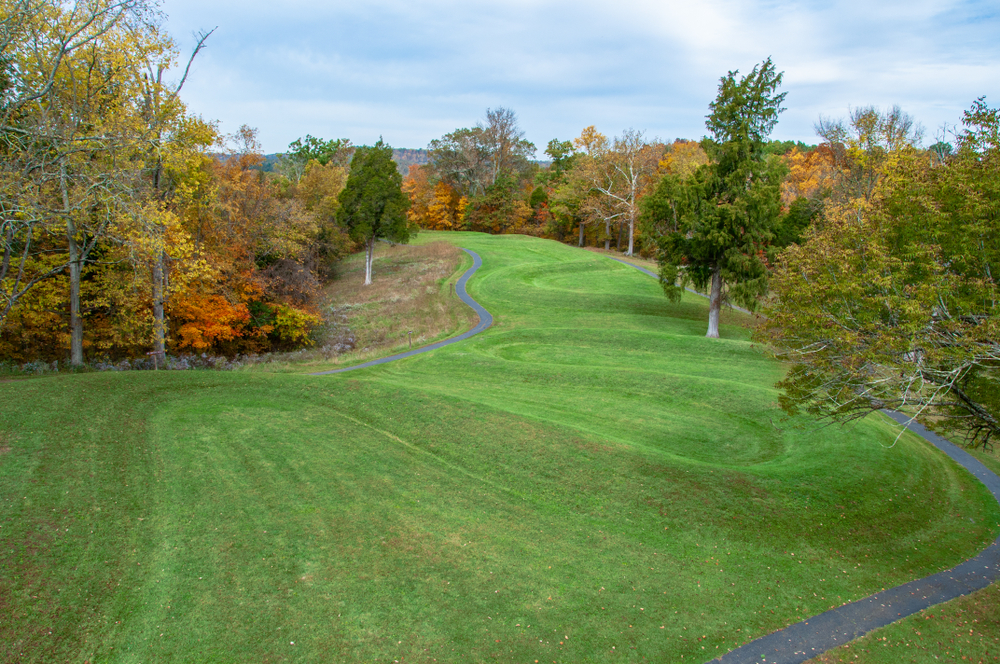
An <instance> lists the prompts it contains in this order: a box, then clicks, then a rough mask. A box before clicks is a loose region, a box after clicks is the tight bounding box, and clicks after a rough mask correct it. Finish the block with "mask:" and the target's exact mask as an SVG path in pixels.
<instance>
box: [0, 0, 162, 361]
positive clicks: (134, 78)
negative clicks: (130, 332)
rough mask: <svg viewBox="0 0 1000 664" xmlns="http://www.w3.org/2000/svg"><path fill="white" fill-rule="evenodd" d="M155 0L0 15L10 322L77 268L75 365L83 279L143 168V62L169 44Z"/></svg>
mask: <svg viewBox="0 0 1000 664" xmlns="http://www.w3.org/2000/svg"><path fill="white" fill-rule="evenodd" d="M151 18H152V8H151V6H150V5H149V4H148V3H147V2H145V1H143V0H122V1H114V0H100V1H95V2H89V3H83V2H78V3H75V4H67V3H62V2H55V1H54V0H37V1H29V0H22V1H18V2H12V3H8V5H7V6H5V7H4V10H3V17H2V19H0V53H3V65H4V69H5V78H6V79H7V80H6V81H5V83H6V88H7V89H6V91H5V95H4V101H3V104H2V105H0V141H2V144H0V151H2V153H3V159H2V160H0V164H2V165H0V215H2V217H0V231H2V232H0V243H2V244H0V247H2V253H3V257H2V261H0V329H2V327H3V324H4V322H5V320H6V318H7V316H8V314H9V313H10V311H11V309H12V308H13V307H14V306H15V305H16V304H17V302H18V301H19V299H20V298H22V297H23V296H25V294H26V293H28V292H29V291H30V290H31V289H32V288H34V287H35V286H37V285H38V284H40V283H41V282H43V281H45V280H48V279H52V278H55V277H56V276H57V275H60V274H62V273H63V272H69V286H70V291H71V293H70V297H69V300H70V302H69V310H70V311H69V313H70V330H71V339H72V343H71V345H72V353H71V361H72V362H73V363H77V364H78V363H80V362H82V361H83V357H82V318H81V313H80V279H81V274H82V270H83V266H84V265H85V264H86V263H87V262H88V260H89V259H90V256H91V254H92V252H93V250H94V248H95V246H96V244H97V242H98V241H99V240H100V239H101V238H102V237H103V236H104V234H105V233H106V232H107V231H108V230H109V228H110V227H111V226H112V224H113V221H114V219H115V217H116V216H117V215H118V212H119V208H120V207H121V205H122V202H123V200H124V196H125V195H126V194H125V192H127V190H128V188H129V186H130V183H131V181H132V179H133V178H134V176H135V174H136V173H137V171H138V165H137V163H136V161H135V159H134V156H135V144H136V142H137V141H138V140H139V139H140V138H141V134H142V132H143V127H141V125H139V124H137V119H138V118H137V115H138V113H137V111H136V105H137V103H138V102H139V100H140V99H141V95H140V94H139V92H140V87H139V75H140V74H141V72H139V71H138V68H137V67H135V66H134V62H135V59H136V58H139V59H141V58H142V57H143V55H142V54H143V51H144V50H159V49H162V48H163V47H164V46H163V39H162V38H161V37H160V36H159V35H158V34H157V33H156V26H155V25H154V24H153V23H152V21H151Z"/></svg>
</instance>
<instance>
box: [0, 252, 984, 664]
mask: <svg viewBox="0 0 1000 664" xmlns="http://www.w3.org/2000/svg"><path fill="white" fill-rule="evenodd" d="M428 235H431V234H428ZM439 238H445V239H448V240H449V241H453V242H455V243H457V244H459V245H460V246H466V247H469V248H471V249H473V250H475V251H476V252H478V253H479V254H480V255H481V256H482V257H483V260H484V265H483V268H482V269H481V271H480V273H479V274H477V276H476V277H475V278H474V279H473V281H472V283H471V284H470V292H471V293H472V295H473V296H474V297H475V298H476V299H478V300H479V301H480V302H481V303H482V304H483V305H484V306H485V307H486V308H487V309H489V310H490V311H491V312H493V314H494V316H495V318H496V323H495V325H494V327H493V328H491V329H490V330H489V331H487V332H486V333H484V334H482V335H480V336H477V337H475V338H473V339H470V340H467V341H465V342H463V343H460V344H456V345H454V346H450V347H448V348H444V349H440V350H438V351H435V352H433V353H429V354H426V355H422V356H419V357H416V358H411V359H409V360H405V361H402V362H398V363H394V364H390V365H386V366H383V367H378V368H373V369H364V370H360V371H358V372H351V373H346V374H339V375H333V376H296V375H287V374H273V375H268V374H262V373H249V372H246V373H213V372H176V373H167V372H160V373H156V374H154V373H148V372H146V373H122V374H112V373H105V374H87V375H67V376H59V377H55V378H46V379H38V380H27V381H14V382H7V383H3V384H0V404H2V406H0V661H4V662H36V661H37V662H61V661H69V662H84V661H90V662H156V661H254V662H277V661H302V662H313V661H314V662H395V661H399V662H434V661H438V662H489V661H501V662H529V663H531V662H535V661H536V660H537V661H538V662H543V663H544V662H606V661H643V660H649V661H659V662H664V661H670V662H675V661H691V662H706V661H708V660H711V659H712V658H714V657H716V656H718V655H720V654H722V653H724V652H725V651H727V650H728V649H730V648H732V647H734V646H736V645H738V644H740V643H743V642H745V641H748V640H751V639H753V638H756V637H758V636H760V635H762V634H764V633H767V632H770V631H773V630H775V629H778V628H780V627H783V626H785V625H786V624H788V623H790V622H794V621H797V620H799V619H800V618H804V617H807V616H809V615H812V614H815V613H819V612H822V611H824V610H826V609H828V608H830V607H831V606H835V605H839V604H841V603H844V602H847V601H850V600H853V599H856V598H859V597H862V596H865V595H868V594H870V593H872V592H874V591H877V590H879V589H881V588H883V587H888V586H891V585H896V584H898V583H902V582H905V581H907V580H910V579H913V578H916V577H920V576H923V575H926V574H929V573H932V572H934V571H937V570H940V569H942V568H944V567H947V566H951V565H953V564H955V563H957V562H958V561H960V560H963V559H965V558H967V557H970V556H972V555H974V554H975V553H976V552H978V550H979V549H981V548H982V547H983V546H984V545H985V544H986V543H987V542H989V541H992V540H993V538H994V537H995V536H996V533H997V531H998V530H1000V526H998V523H1000V513H998V508H997V505H996V504H995V503H994V502H993V501H992V498H990V496H989V495H988V494H987V492H986V491H985V489H984V488H982V487H981V486H980V485H979V484H978V483H977V482H976V481H975V480H974V479H973V478H972V477H971V476H969V475H968V474H967V473H965V472H964V471H962V470H961V469H959V468H958V467H957V466H955V465H954V464H952V463H951V462H950V461H948V460H947V459H946V458H945V457H944V456H943V455H941V454H940V453H938V452H937V451H935V450H933V448H931V447H930V446H929V445H926V444H924V443H922V442H920V441H919V440H917V439H915V438H913V437H911V436H909V435H907V436H903V437H902V438H900V439H899V441H898V442H897V443H896V444H895V445H893V442H894V440H895V438H896V433H897V432H896V431H895V430H894V429H893V428H892V427H890V426H889V425H888V424H887V423H886V422H883V421H881V419H880V418H877V417H872V418H869V420H867V421H865V422H864V423H861V424H858V425H856V426H851V427H847V428H841V427H836V426H828V427H823V426H820V425H818V424H816V423H815V422H812V421H810V420H808V419H805V418H803V419H796V420H791V421H789V420H786V419H785V418H784V417H783V415H782V413H781V412H780V411H779V410H778V409H777V408H776V407H775V401H776V397H777V393H776V392H775V390H774V389H773V387H772V385H773V383H774V382H775V380H777V379H778V378H779V376H780V375H781V371H782V369H781V367H780V366H778V365H777V364H775V363H774V362H772V361H770V360H769V359H767V358H766V357H765V355H764V354H763V353H762V352H761V351H760V349H759V348H755V347H754V346H753V345H752V344H751V343H750V342H749V341H748V338H747V337H748V333H747V332H746V330H745V329H744V328H742V327H739V326H736V325H733V323H738V322H739V321H738V320H737V319H736V317H738V316H739V314H727V315H726V316H724V323H725V322H726V321H727V319H728V322H729V323H730V324H729V325H724V326H723V328H722V335H723V337H724V338H723V339H719V340H709V339H705V338H704V336H703V335H704V332H705V327H706V316H707V310H706V308H707V307H706V303H705V301H704V300H703V299H701V298H698V297H695V296H685V299H684V300H683V301H682V302H681V303H680V304H677V305H674V304H671V303H670V302H669V301H668V300H666V298H664V296H663V294H662V291H661V290H660V287H659V285H658V284H657V283H656V281H655V280H653V279H651V278H649V277H648V276H645V275H643V274H641V273H639V272H638V271H636V270H634V269H632V268H629V267H627V266H624V265H621V264H619V263H615V262H613V261H611V260H609V259H607V258H604V257H602V256H600V255H595V254H593V253H590V252H585V251H581V250H578V249H575V248H571V247H566V246H563V245H560V244H558V243H555V242H549V241H543V240H537V239H531V238H526V237H519V236H499V237H494V236H484V235H478V234H461V233H454V234H433V235H432V236H431V237H428V236H424V238H423V240H422V241H424V240H429V239H439Z"/></svg>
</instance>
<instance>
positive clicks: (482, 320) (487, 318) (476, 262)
mask: <svg viewBox="0 0 1000 664" xmlns="http://www.w3.org/2000/svg"><path fill="white" fill-rule="evenodd" d="M462 251H464V252H465V253H467V254H469V255H470V256H472V267H470V268H469V269H468V270H466V271H465V273H464V274H462V276H461V277H459V279H458V283H457V284H455V292H456V293H458V298H459V299H460V300H462V302H465V303H466V304H467V305H469V306H470V307H472V309H473V311H475V312H476V314H478V315H479V324H478V325H476V326H475V327H474V328H472V329H471V330H469V331H468V332H463V333H462V334H460V335H458V336H457V337H452V338H450V339H445V340H444V341H439V342H437V343H434V344H431V345H430V346H424V347H423V348H417V349H414V350H409V351H406V352H405V353H398V354H396V355H390V356H388V357H380V358H379V359H377V360H371V361H370V362H365V363H364V364H358V365H355V366H353V367H346V368H344V369H332V370H330V371H317V372H316V373H313V374H309V375H311V376H326V375H329V374H336V373H343V372H345V371H354V370H355V369H364V368H365V367H374V366H376V365H379V364H386V363H388V362H395V361H396V360H402V359H404V358H407V357H413V356H414V355H420V354H421V353H429V352H430V351H432V350H437V349H438V348H443V347H444V346H450V345H451V344H454V343H458V342H459V341H464V340H465V339H468V338H469V337H471V336H474V335H477V334H479V333H480V332H482V331H483V330H485V329H486V328H488V327H489V326H490V325H492V324H493V316H492V315H491V314H490V312H488V311H486V309H484V308H483V306H482V305H481V304H479V303H478V302H476V301H475V300H473V299H472V298H471V297H470V296H469V294H468V293H467V292H466V291H465V284H466V283H468V281H469V277H471V276H472V275H474V274H475V273H476V270H478V269H479V268H480V266H481V265H482V264H483V259H481V258H480V257H479V254H477V253H476V252H474V251H472V250H471V249H464V248H463V249H462Z"/></svg>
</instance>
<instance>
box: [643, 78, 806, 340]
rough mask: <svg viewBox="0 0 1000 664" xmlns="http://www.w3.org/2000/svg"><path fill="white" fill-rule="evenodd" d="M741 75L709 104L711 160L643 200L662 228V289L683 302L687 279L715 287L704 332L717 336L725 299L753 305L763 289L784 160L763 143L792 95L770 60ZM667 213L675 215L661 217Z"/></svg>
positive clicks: (650, 221) (650, 220)
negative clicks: (770, 154) (782, 88)
mask: <svg viewBox="0 0 1000 664" xmlns="http://www.w3.org/2000/svg"><path fill="white" fill-rule="evenodd" d="M738 73H739V72H738V71H731V72H729V74H728V75H726V76H725V77H723V78H722V79H721V82H720V84H719V94H718V96H717V97H716V99H715V101H714V102H712V103H711V104H710V106H709V108H710V110H711V113H710V114H709V115H708V119H707V121H706V123H705V124H706V126H707V127H708V130H709V132H710V133H711V135H712V137H711V138H708V139H705V140H704V141H703V142H702V147H703V148H704V149H705V152H707V153H708V156H709V158H710V159H711V162H710V163H708V164H705V165H703V166H700V167H698V168H697V170H696V171H695V172H694V174H693V175H691V176H689V177H688V178H686V179H684V180H682V181H680V182H677V181H676V180H668V179H667V178H664V180H663V181H661V183H660V185H659V186H658V187H657V189H656V190H655V191H654V192H653V193H652V194H651V195H650V196H647V197H646V199H644V200H645V201H648V203H647V205H646V207H645V211H644V219H645V223H646V224H647V226H648V227H650V228H652V229H654V230H655V229H657V228H658V227H659V230H660V231H661V234H659V235H658V237H657V245H658V253H657V259H658V261H659V263H660V282H661V284H662V285H663V289H664V291H665V293H666V294H667V296H668V297H670V298H671V299H674V300H677V299H679V298H680V297H681V293H682V292H683V287H684V286H685V285H686V284H688V283H693V284H694V285H695V286H696V287H698V288H701V289H705V288H710V289H711V292H710V299H709V302H710V305H709V318H708V333H707V335H706V336H708V337H713V338H715V337H718V336H719V313H720V310H721V307H722V301H723V297H724V296H731V297H733V298H734V299H736V300H737V301H738V302H740V303H741V304H743V305H744V306H747V307H749V308H753V307H755V306H756V298H757V297H758V296H760V295H761V294H763V293H764V292H765V290H766V285H767V272H768V271H767V265H768V250H769V247H768V245H769V243H770V241H771V240H772V238H773V231H774V227H775V224H776V223H777V220H778V216H779V214H780V212H781V197H780V183H781V172H782V165H781V164H780V162H778V161H777V160H776V159H769V158H768V155H767V153H766V150H765V147H766V145H767V137H768V135H769V134H770V132H771V130H772V129H773V128H774V126H775V124H777V122H778V115H779V114H780V113H781V112H782V110H783V109H782V107H781V104H782V102H783V101H784V98H785V94H786V93H780V94H778V93H777V92H776V91H777V88H778V86H779V85H780V84H781V76H782V75H781V74H780V73H778V72H776V71H775V69H774V64H773V63H772V62H771V59H770V58H768V59H767V60H765V61H764V62H763V63H762V64H760V65H757V66H755V67H754V68H753V71H751V72H750V73H749V74H747V75H746V76H744V77H743V78H741V79H740V78H737V74H738ZM665 210H669V211H671V212H670V213H669V214H670V216H671V218H668V219H664V218H663V217H662V216H661V215H662V214H664V211H665ZM673 215H676V220H674V218H672V217H673ZM670 229H672V230H670ZM663 230H666V232H662V231H663Z"/></svg>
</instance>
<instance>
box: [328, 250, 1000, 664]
mask: <svg viewBox="0 0 1000 664" xmlns="http://www.w3.org/2000/svg"><path fill="white" fill-rule="evenodd" d="M463 251H465V252H466V253H467V254H469V255H470V256H472V267H470V268H469V269H468V270H466V271H465V273H464V274H462V276H461V277H460V278H459V280H458V283H457V284H455V292H456V293H457V294H458V297H459V298H460V299H461V300H462V302H464V303H465V304H467V305H469V306H470V307H472V309H473V310H474V311H475V312H476V313H477V314H478V315H479V324H478V325H476V326H475V327H474V328H472V329H471V330H469V331H468V332H465V333H463V334H460V335H458V336H456V337H452V338H450V339H445V340H444V341H439V342H437V343H434V344H431V345H429V346H424V347H423V348H417V349H415V350H411V351H407V352H405V353H399V354H396V355H390V356H388V357H383V358H379V359H377V360H372V361H370V362H365V363H364V364H358V365H355V366H353V367H346V368H343V369H333V370H332V371H321V372H317V373H314V374H312V375H314V376H324V375H328V374H335V373H343V372H345V371H354V370H355V369H364V368H365V367H372V366H376V365H379V364H386V363H388V362H395V361H396V360H402V359H404V358H407V357H412V356H414V355H419V354H421V353H427V352H430V351H432V350H436V349H438V348H442V347H444V346H448V345H450V344H453V343H458V342H459V341H463V340H465V339H468V338H469V337H471V336H473V335H476V334H479V333H480V332H482V331H483V330H485V329H487V328H488V327H490V325H492V324H493V316H492V315H491V314H490V313H489V312H488V311H486V309H484V308H483V307H482V305H480V304H479V303H478V302H476V301H475V300H473V299H472V298H471V297H470V296H469V294H468V293H467V292H466V290H465V285H466V283H467V282H468V281H469V278H470V277H471V276H472V275H473V274H475V273H476V270H478V269H479V268H480V267H481V266H482V264H483V261H482V259H481V258H480V257H479V254H477V253H476V252H474V251H472V250H470V249H464V248H463ZM607 258H611V260H615V261H618V262H619V263H623V264H625V265H628V266H630V267H633V268H635V269H637V270H639V271H640V272H644V273H646V274H648V275H649V276H651V277H653V278H655V279H659V276H658V275H657V274H655V273H654V272H652V271H650V270H647V269H645V268H642V267H639V266H638V265H633V264H632V263H629V262H627V261H624V260H621V259H618V258H613V257H611V256H608V257H607ZM689 290H690V289H689ZM692 292H694V291H692ZM696 294H697V295H701V293H696ZM703 297H704V296H703ZM737 308H738V307H737ZM741 311H742V310H741ZM747 313H749V312H747ZM885 414H886V415H887V416H888V417H890V418H892V419H893V420H895V421H896V422H897V423H899V424H901V425H903V426H905V427H907V428H909V429H910V430H911V431H913V432H914V433H915V434H917V435H918V436H921V437H922V438H924V439H925V440H927V441H929V442H930V443H931V444H932V445H934V446H935V447H937V448H938V449H939V450H941V451H942V452H944V453H945V454H947V455H948V456H949V457H951V458H952V459H953V460H954V461H955V462H956V463H957V464H959V465H960V466H962V467H963V468H965V469H966V470H968V471H969V472H970V473H972V474H973V475H974V476H975V477H976V478H977V479H978V480H979V481H980V482H982V483H983V484H984V485H986V488H987V489H989V490H990V492H991V493H992V494H993V497H994V498H995V499H996V501H997V502H998V503H1000V477H997V476H996V475H995V474H994V473H993V472H992V471H990V470H989V469H988V468H986V466H984V465H983V464H982V463H980V462H979V461H978V460H976V459H975V458H974V457H973V456H972V455H971V454H969V453H968V452H966V451H965V450H963V449H961V448H959V447H957V446H956V445H954V444H952V443H950V442H948V441H947V440H945V439H944V438H942V437H941V436H939V435H937V434H936V433H934V432H932V431H928V430H927V429H926V428H924V427H923V426H922V425H921V424H919V423H917V422H910V421H909V418H907V417H906V416H905V415H903V414H902V413H897V412H892V411H885ZM998 579H1000V537H998V538H997V539H996V540H995V541H994V542H993V543H992V544H990V545H989V546H988V547H986V549H984V550H983V551H982V553H980V554H979V555H978V556H976V557H975V558H972V559H970V560H967V561H965V562H964V563H961V564H960V565H957V566H955V567H953V568H951V569H949V570H945V571H944V572H939V573H937V574H933V575H931V576H928V577H925V578H923V579H917V580H916V581H910V582H909V583H905V584H903V585H901V586H896V587H895V588H889V589H888V590H883V591H882V592H880V593H876V594H874V595H871V596H869V597H865V598H864V599H859V600H857V601H854V602H851V603H849V604H844V605H843V606H839V607H837V608H835V609H830V610H829V611H826V612H825V613H821V614H819V615H818V616H814V617H812V618H809V619H808V620H803V621H802V622H798V623H795V624H794V625H789V626H788V627H785V628H784V629H780V630H778V631H776V632H773V633H771V634H768V635H766V636H762V637H761V638H759V639H757V640H756V641H751V642H750V643H747V644H745V645H742V646H740V647H738V648H736V649H734V650H731V651H730V652H728V653H726V654H725V655H722V656H721V657H718V658H716V659H714V660H712V662H719V664H744V663H746V664H749V663H751V662H753V663H761V662H766V663H768V664H802V662H805V661H807V660H809V659H812V658H813V657H816V656H817V655H820V654H822V653H824V652H827V651H828V650H831V649H833V648H836V647H837V646H842V645H844V644H846V643H848V642H850V641H853V640H854V639H857V638H859V637H861V636H864V635H865V634H867V633H868V632H870V631H872V630H875V629H878V628H880V627H885V626H886V625H889V624H891V623H894V622H896V621H897V620H902V619H903V618H906V617H907V616H911V615H913V614H915V613H919V612H920V611H923V610H924V609H927V608H929V607H931V606H934V605H936V604H940V603H942V602H947V601H949V600H952V599H955V598H957V597H961V596H963V595H968V594H969V593H971V592H974V591H976V590H981V589H983V588H985V587H987V586H989V585H990V584H991V583H993V582H994V581H996V580H998Z"/></svg>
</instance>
